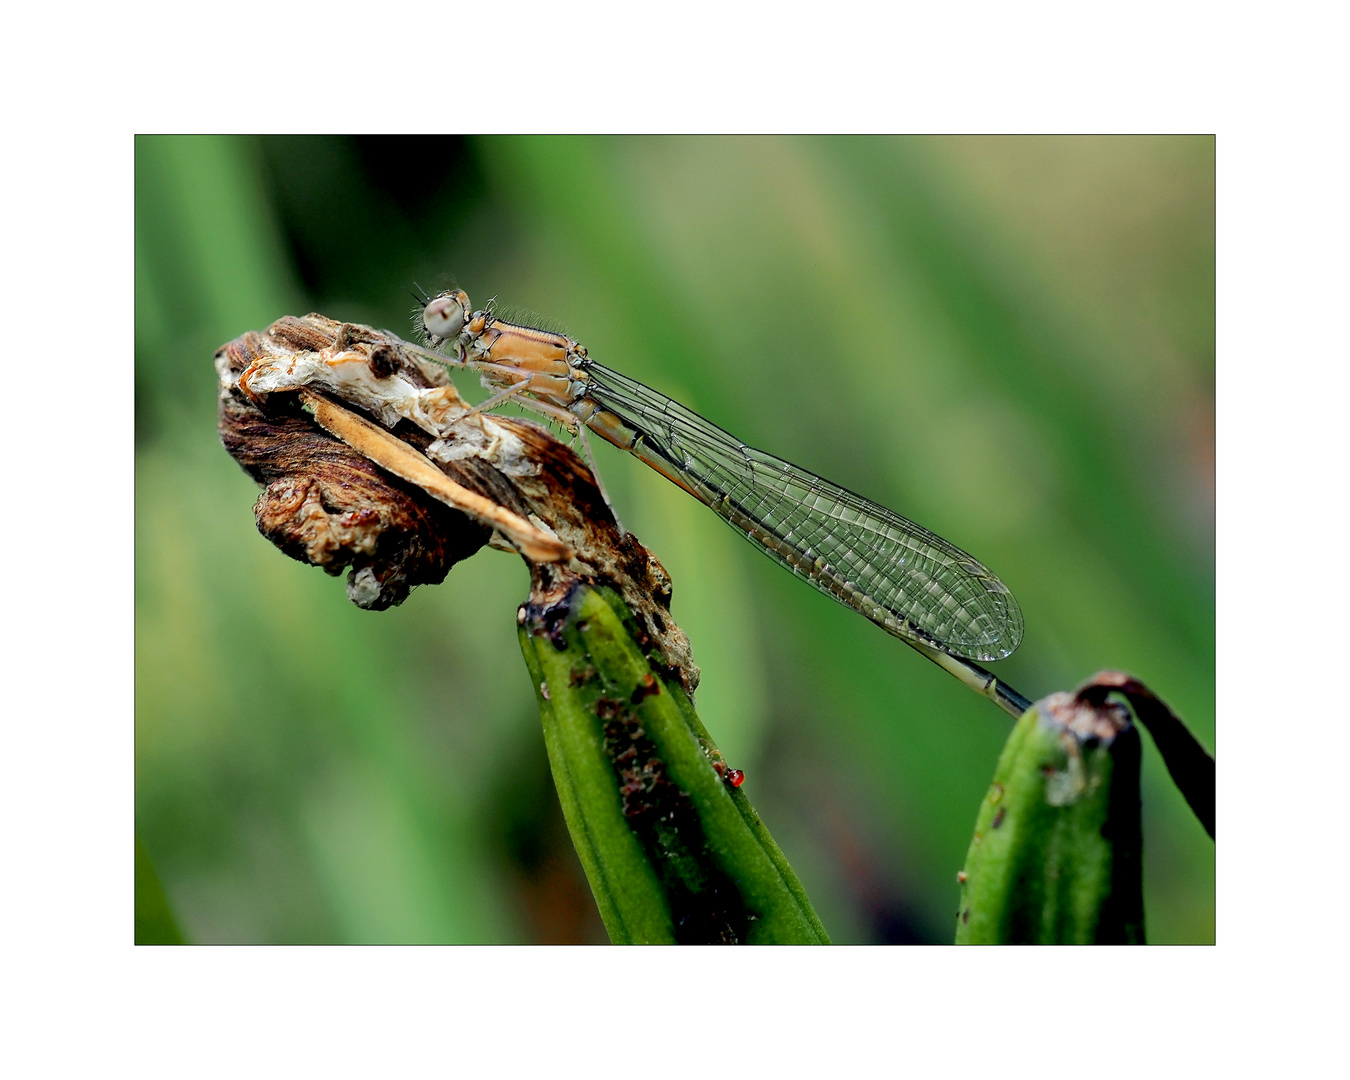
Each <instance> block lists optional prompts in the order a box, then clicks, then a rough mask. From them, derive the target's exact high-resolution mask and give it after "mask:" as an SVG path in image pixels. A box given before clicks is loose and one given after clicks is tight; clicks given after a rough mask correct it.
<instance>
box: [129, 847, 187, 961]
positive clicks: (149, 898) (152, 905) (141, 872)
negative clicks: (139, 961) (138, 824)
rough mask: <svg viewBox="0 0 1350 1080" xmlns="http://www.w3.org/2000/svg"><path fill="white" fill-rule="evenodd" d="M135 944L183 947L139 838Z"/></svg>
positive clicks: (167, 899) (161, 888)
mask: <svg viewBox="0 0 1350 1080" xmlns="http://www.w3.org/2000/svg"><path fill="white" fill-rule="evenodd" d="M136 944H137V945H182V944H184V940H183V934H182V931H180V930H179V929H178V922H177V920H176V919H174V917H173V911H172V910H171V909H170V907H169V898H168V897H167V896H165V895H164V887H163V886H162V885H160V883H159V875H158V874H156V873H155V864H154V863H152V862H151V861H150V856H149V855H147V854H146V851H145V848H144V847H142V846H141V840H140V837H137V838H136Z"/></svg>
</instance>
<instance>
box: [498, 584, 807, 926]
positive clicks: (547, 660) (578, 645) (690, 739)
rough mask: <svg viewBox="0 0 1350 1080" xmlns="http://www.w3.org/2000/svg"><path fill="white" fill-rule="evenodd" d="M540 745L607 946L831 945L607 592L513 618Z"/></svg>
mask: <svg viewBox="0 0 1350 1080" xmlns="http://www.w3.org/2000/svg"><path fill="white" fill-rule="evenodd" d="M519 624H520V630H519V636H520V643H521V651H522V653H523V654H524V657H525V663H526V666H527V667H528V669H529V671H530V676H531V679H532V681H533V682H534V685H535V695H536V697H537V699H538V702H539V713H540V719H541V721H542V723H543V728H544V743H545V746H546V748H547V750H548V756H549V763H550V765H551V767H552V770H553V777H554V782H555V784H556V785H557V789H558V797H559V800H560V802H561V803H562V808H563V816H564V818H565V819H566V821H567V827H568V831H569V832H570V833H571V836H572V842H573V844H574V845H575V846H576V849H577V854H578V856H579V857H580V859H581V863H582V866H583V867H584V869H585V871H586V876H587V878H588V880H589V881H590V885H591V891H592V892H593V893H594V895H595V900H596V905H597V906H598V908H599V909H600V916H601V918H602V919H603V920H604V923H605V928H606V929H607V930H608V931H609V935H610V939H611V940H612V941H614V942H616V943H672V944H676V943H678V944H695V943H698V944H742V943H744V944H756V943H761V944H768V943H783V944H789V943H792V944H810V943H825V942H828V940H829V939H828V937H827V936H826V934H825V930H824V928H823V927H822V926H821V924H820V920H819V919H818V918H817V917H816V914H815V912H814V911H813V910H812V909H811V905H810V902H809V901H808V900H807V897H806V893H805V891H804V890H803V889H802V887H801V883H800V882H799V881H798V880H797V878H796V875H795V874H793V872H792V869H791V867H790V866H789V865H788V863H787V860H786V859H785V858H784V857H783V854H782V852H781V851H780V850H779V849H778V846H777V844H775V843H774V841H773V838H772V837H771V836H770V835H769V833H768V830H767V829H766V828H765V827H764V824H763V822H762V821H761V820H760V818H759V815H758V814H757V813H755V811H754V809H753V807H751V806H750V803H749V800H748V799H747V798H746V796H745V794H744V792H743V791H740V790H739V789H737V788H735V787H733V786H732V785H731V783H730V782H729V781H728V779H727V777H728V775H729V772H728V770H727V769H726V766H725V763H724V762H723V761H722V759H721V754H720V753H719V752H718V751H717V749H716V746H715V745H714V743H713V741H712V739H711V738H710V737H709V735H708V733H707V731H706V730H705V729H704V728H703V725H702V723H700V721H699V719H698V716H697V714H696V713H695V712H694V708H693V704H692V702H691V701H690V700H689V697H688V696H687V695H686V694H685V692H684V689H683V687H682V686H681V684H680V681H679V679H678V678H677V677H676V676H675V675H674V674H673V673H672V672H669V671H667V670H666V669H665V668H664V667H663V665H662V664H661V662H660V660H659V658H656V657H654V656H648V655H647V654H646V653H645V652H644V646H649V642H648V641H647V638H646V635H645V634H643V633H642V631H641V628H640V627H639V626H638V624H637V622H636V621H635V620H634V619H632V617H631V615H630V613H629V611H628V609H627V608H626V607H625V606H624V604H623V602H622V601H621V600H620V599H619V598H618V596H617V594H615V593H613V592H611V591H609V590H607V589H597V588H593V587H591V586H589V585H586V584H581V583H578V584H574V585H573V586H572V587H571V588H570V589H568V590H567V592H566V594H565V595H563V596H562V597H561V598H559V599H557V600H555V601H553V602H550V603H542V604H541V603H534V602H532V603H530V604H528V605H526V606H525V607H523V608H522V609H521V613H520V619H519Z"/></svg>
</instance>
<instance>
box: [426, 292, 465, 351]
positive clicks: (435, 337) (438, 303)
mask: <svg viewBox="0 0 1350 1080" xmlns="http://www.w3.org/2000/svg"><path fill="white" fill-rule="evenodd" d="M468 314H469V298H468V296H467V295H465V293H464V290H463V289H451V290H449V291H447V292H443V293H441V294H440V295H439V296H434V297H432V298H431V300H429V301H428V302H427V306H426V307H424V308H423V309H422V327H423V329H425V330H426V332H427V334H428V335H429V336H430V338H431V344H432V346H433V347H435V346H436V345H439V344H440V343H441V342H442V341H445V340H447V339H449V338H453V337H457V336H458V335H459V332H460V331H461V330H463V329H464V320H465V319H466V318H467V317H468Z"/></svg>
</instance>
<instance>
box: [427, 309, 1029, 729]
mask: <svg viewBox="0 0 1350 1080" xmlns="http://www.w3.org/2000/svg"><path fill="white" fill-rule="evenodd" d="M421 318H422V325H423V329H424V330H425V332H426V334H427V335H428V344H429V345H430V346H431V348H432V349H433V350H434V349H439V348H441V347H442V346H444V347H446V348H447V349H448V350H449V352H450V354H451V355H450V356H445V355H442V354H441V353H439V352H428V353H427V354H426V355H428V356H429V357H431V358H433V359H436V360H439V361H440V362H441V363H449V364H453V365H455V366H463V367H467V368H470V369H472V370H475V371H477V372H479V373H480V374H481V376H482V377H483V381H484V384H485V385H486V386H488V387H489V388H490V389H494V390H497V391H498V393H496V394H494V395H493V396H492V397H490V398H489V399H488V400H487V401H486V402H484V403H483V404H482V405H481V406H479V407H478V409H476V410H474V411H475V412H477V411H481V410H484V409H489V408H493V407H495V406H496V405H498V404H500V403H502V402H503V401H506V400H508V399H515V400H516V401H518V402H519V403H520V404H521V405H523V406H527V407H529V408H531V409H533V410H535V411H537V412H540V413H542V414H544V415H546V416H549V417H551V418H553V419H554V420H556V421H558V422H559V423H560V424H562V425H563V426H565V427H566V428H567V429H568V430H570V431H572V432H573V433H578V434H580V435H581V436H582V437H583V438H584V437H585V430H584V429H585V428H589V429H590V430H591V431H594V432H595V433H596V434H597V435H599V436H600V437H601V438H603V439H606V440H608V441H609V442H611V443H613V444H614V445H615V446H617V447H619V448H620V449H622V450H627V451H628V452H629V453H631V454H633V455H634V456H636V457H638V458H640V459H641V460H643V461H644V462H646V463H647V464H648V465H650V466H651V467H652V468H653V469H655V470H656V471H657V472H659V473H661V475H662V476H665V477H666V478H667V479H669V480H671V481H673V482H674V483H676V484H678V485H679V486H680V487H682V488H683V489H684V490H685V491H687V492H689V494H690V495H692V496H694V498H696V499H698V500H699V501H700V502H702V503H703V504H704V505H706V506H708V507H709V508H710V509H712V510H713V511H714V512H715V513H716V514H717V515H718V516H720V517H721V518H722V519H723V520H724V521H726V522H727V523H728V524H729V525H731V526H732V527H733V528H735V529H736V530H737V531H738V532H741V533H743V534H744V535H745V536H746V538H747V539H749V540H750V541H751V543H753V544H755V545H756V546H757V547H758V548H759V549H760V550H761V551H763V552H764V553H765V554H766V555H768V556H769V558H771V559H773V560H774V561H775V562H777V563H779V564H781V565H782V566H784V567H786V568H787V569H789V570H791V571H792V572H793V573H794V574H797V575H798V576H800V577H803V578H805V579H806V580H807V581H809V582H810V583H811V584H812V585H814V586H815V587H816V588H817V589H819V590H820V591H821V592H823V593H825V594H826V595H828V596H832V597H834V598H835V599H836V600H838V601H839V602H840V603H842V604H844V605H846V606H848V607H851V608H853V609H854V610H855V611H857V612H859V613H861V614H863V615H865V616H867V618H869V619H871V620H872V621H873V622H874V623H876V624H877V625H878V626H881V627H882V628H883V629H885V630H887V631H889V632H890V633H892V634H894V635H896V636H897V637H900V638H903V639H905V640H906V641H908V642H910V643H911V644H913V645H915V646H916V647H919V648H920V651H923V652H924V653H925V654H928V655H930V657H931V652H932V651H933V650H936V651H937V652H938V653H941V654H946V655H947V656H951V657H957V658H964V659H966V660H1000V659H1002V658H1003V657H1005V656H1007V655H1008V654H1009V653H1011V652H1012V651H1013V650H1014V649H1016V648H1017V646H1018V645H1019V644H1020V643H1021V640H1022V612H1021V609H1020V608H1019V607H1018V605H1017V601H1016V600H1015V599H1014V598H1013V595H1012V593H1011V592H1010V591H1009V590H1008V588H1007V586H1006V585H1004V584H1003V582H1001V581H1000V580H999V579H998V578H997V577H996V576H995V575H994V574H993V573H992V572H991V571H990V570H989V569H988V568H986V567H985V566H984V564H983V563H980V562H979V561H977V560H976V559H974V558H972V557H971V556H970V555H967V554H966V553H965V552H964V551H962V550H961V549H960V548H958V547H956V546H955V545H954V544H950V543H948V542H947V541H946V540H944V539H942V538H941V537H940V536H937V535H935V534H934V533H931V532H929V531H928V530H927V529H924V528H922V527H921V526H919V525H916V524H915V523H914V522H912V521H909V520H908V519H906V518H903V517H901V516H900V515H899V514H896V513H893V512H892V511H890V510H887V509H886V508H885V507H883V506H879V505H878V504H876V503H874V502H871V501H869V500H867V499H864V498H863V497H862V496H861V495H856V494H854V493H853V492H852V491H849V490H847V489H845V488H842V487H839V486H838V485H837V484H832V483H830V482H829V481H828V480H824V479H822V478H821V477H819V476H816V475H814V474H813V473H809V472H807V471H806V470H805V469H801V468H798V467H797V466H796V465H792V464H790V463H788V462H786V461H783V460H782V459H781V458H776V457H774V456H773V455H771V454H766V453H764V452H763V451H762V450H756V449H754V448H753V447H750V446H747V445H746V444H745V443H743V442H741V441H740V440H739V439H737V438H735V437H734V436H732V435H730V434H728V433H727V432H726V431H724V430H723V429H722V428H720V427H718V426H717V425H715V424H712V423H710V422H709V421H707V420H705V419H703V417H701V416H699V415H698V414H697V413H694V412H692V411H690V410H689V409H687V408H685V407H684V406H683V405H680V404H679V403H678V402H676V401H674V400H672V399H671V398H668V397H666V396H665V395H664V394H661V393H658V392H657V391H655V390H653V389H651V388H650V387H647V386H644V385H643V384H642V383H639V382H636V381H634V380H633V379H630V378H628V377H627V376H625V375H621V374H619V373H618V372H617V371H614V370H613V369H611V368H607V367H604V366H603V365H601V364H598V363H596V362H595V361H594V360H592V359H591V358H590V357H589V356H588V355H587V354H586V349H585V348H584V347H583V346H582V345H580V344H578V343H577V342H575V341H573V340H572V339H571V338H569V337H567V336H566V335H564V334H560V333H553V332H550V331H546V330H537V329H535V328H533V327H530V326H522V325H519V324H516V323H513V322H508V321H506V320H505V319H500V318H497V317H496V316H495V315H494V314H493V312H492V306H491V304H489V306H488V308H487V309H486V310H481V311H474V310H472V309H471V307H470V306H469V298H468V296H466V295H465V294H464V292H463V291H461V290H458V289H454V290H449V291H446V292H443V293H441V294H440V295H438V296H436V297H433V298H432V299H431V300H429V301H427V302H426V303H425V304H424V306H423V309H422V313H421ZM931 658H934V659H938V658H937V657H931ZM939 662H941V661H940V660H939ZM944 666H949V667H950V666H951V665H946V664H944ZM962 666H963V667H970V665H962ZM975 670H978V671H981V672H982V671H983V669H975ZM984 674H985V675H988V673H987V672H984ZM963 677H964V676H963ZM992 678H993V677H992V676H989V679H990V680H991V681H992ZM982 689H985V690H986V692H989V693H990V694H991V696H994V695H993V690H992V687H982ZM1018 697H1019V698H1020V695H1018ZM1004 704H1005V705H1006V703H1004ZM1018 704H1019V705H1020V706H1022V707H1024V703H1023V702H1020V701H1019V702H1018ZM1010 711H1011V710H1010Z"/></svg>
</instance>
